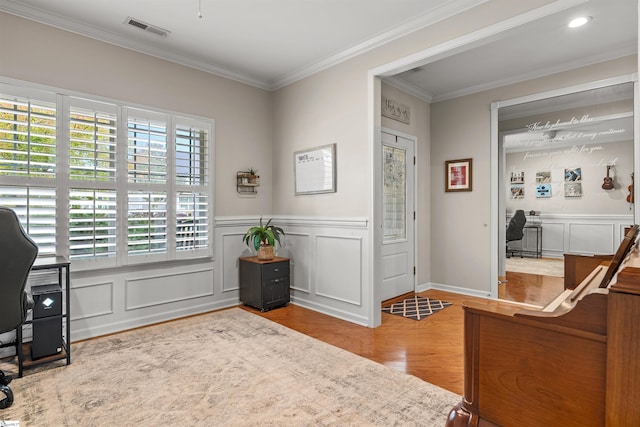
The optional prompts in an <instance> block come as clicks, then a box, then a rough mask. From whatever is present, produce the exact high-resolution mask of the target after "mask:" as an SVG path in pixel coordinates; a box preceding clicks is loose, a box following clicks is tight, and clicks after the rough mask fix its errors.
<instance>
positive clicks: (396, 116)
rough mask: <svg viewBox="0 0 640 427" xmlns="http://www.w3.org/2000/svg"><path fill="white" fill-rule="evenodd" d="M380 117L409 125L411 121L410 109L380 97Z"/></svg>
mask: <svg viewBox="0 0 640 427" xmlns="http://www.w3.org/2000/svg"><path fill="white" fill-rule="evenodd" d="M382 115H383V116H384V117H388V118H390V119H393V120H397V121H399V122H402V123H406V124H409V122H410V121H411V108H409V106H408V105H405V104H401V103H400V102H398V101H395V100H393V99H390V98H387V97H386V96H383V97H382Z"/></svg>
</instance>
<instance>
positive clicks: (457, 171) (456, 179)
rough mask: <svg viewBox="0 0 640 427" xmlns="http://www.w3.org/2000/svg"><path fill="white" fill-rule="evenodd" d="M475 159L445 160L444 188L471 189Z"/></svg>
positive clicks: (448, 189)
mask: <svg viewBox="0 0 640 427" xmlns="http://www.w3.org/2000/svg"><path fill="white" fill-rule="evenodd" d="M472 162H473V159H459V160H447V161H445V162H444V174H445V177H444V182H445V187H444V190H445V191H447V192H451V191H471V190H472V189H473V186H472V175H471V173H472V167H473V163H472Z"/></svg>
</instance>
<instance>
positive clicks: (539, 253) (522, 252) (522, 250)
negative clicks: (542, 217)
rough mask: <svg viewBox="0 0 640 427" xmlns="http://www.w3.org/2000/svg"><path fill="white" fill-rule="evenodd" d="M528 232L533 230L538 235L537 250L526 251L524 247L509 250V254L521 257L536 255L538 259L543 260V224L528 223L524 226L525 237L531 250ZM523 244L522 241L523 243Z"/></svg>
mask: <svg viewBox="0 0 640 427" xmlns="http://www.w3.org/2000/svg"><path fill="white" fill-rule="evenodd" d="M528 230H533V231H534V232H535V235H536V246H535V249H525V248H524V247H522V246H521V247H520V249H517V248H509V249H508V254H511V255H513V254H520V255H534V256H535V257H536V258H542V224H540V223H527V224H525V226H524V235H525V237H526V238H527V248H529V244H528V243H529V235H530V234H531V233H528ZM521 244H522V241H521Z"/></svg>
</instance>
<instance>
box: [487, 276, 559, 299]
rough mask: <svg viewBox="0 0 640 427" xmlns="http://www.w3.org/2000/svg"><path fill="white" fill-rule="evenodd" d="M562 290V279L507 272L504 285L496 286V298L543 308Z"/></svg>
mask: <svg viewBox="0 0 640 427" xmlns="http://www.w3.org/2000/svg"><path fill="white" fill-rule="evenodd" d="M563 290H564V278H563V277H554V276H538V275H536V274H526V273H514V272H511V271H507V275H506V283H504V284H501V285H498V298H500V299H504V300H507V301H515V302H526V303H527V304H533V305H538V306H540V307H544V306H546V305H547V304H549V303H550V302H551V301H552V300H553V299H554V298H555V297H556V296H558V294H560V293H561V292H562V291H563Z"/></svg>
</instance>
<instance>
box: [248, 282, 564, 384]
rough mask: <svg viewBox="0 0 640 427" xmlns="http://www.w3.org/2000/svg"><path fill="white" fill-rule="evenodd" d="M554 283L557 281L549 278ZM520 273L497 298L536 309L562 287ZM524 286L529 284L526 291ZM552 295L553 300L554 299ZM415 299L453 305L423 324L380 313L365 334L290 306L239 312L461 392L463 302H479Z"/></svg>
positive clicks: (449, 296)
mask: <svg viewBox="0 0 640 427" xmlns="http://www.w3.org/2000/svg"><path fill="white" fill-rule="evenodd" d="M553 279H558V278H553ZM553 279H547V278H540V276H533V277H532V275H527V274H523V273H518V274H515V275H513V274H511V273H507V284H506V285H500V286H502V287H503V289H502V292H504V293H505V295H507V296H508V297H509V298H510V299H511V300H518V299H519V300H520V302H527V303H530V304H541V302H544V301H546V300H547V299H548V300H551V299H552V297H553V295H555V294H557V293H559V292H560V291H561V290H562V289H561V288H560V289H559V290H558V289H557V287H558V284H559V283H560V286H562V285H561V283H562V278H559V281H558V280H553ZM527 283H531V286H530V287H529V286H528V285H527ZM554 292H555V294H554ZM419 295H421V296H426V297H429V298H436V299H441V300H444V301H447V302H451V303H453V305H452V306H451V307H447V308H446V309H444V310H441V311H439V312H437V313H435V314H433V315H431V316H429V317H427V318H426V319H423V320H420V321H416V320H411V319H405V318H403V317H401V316H396V315H392V314H387V313H382V325H381V326H380V327H378V328H374V329H372V328H367V327H364V326H358V325H355V324H353V323H350V322H347V321H344V320H340V319H336V318H334V317H331V316H327V315H324V314H321V313H317V312H314V311H312V310H308V309H305V308H302V307H299V306H296V305H293V304H290V305H289V306H287V307H282V308H278V309H274V310H271V311H268V312H265V313H261V312H260V311H258V310H254V309H251V308H245V309H246V310H249V311H251V312H253V313H256V314H259V315H261V316H263V317H265V318H267V319H270V320H272V321H274V322H277V323H280V324H282V325H284V326H287V327H289V328H291V329H294V330H297V331H299V332H302V333H304V334H307V335H309V336H312V337H314V338H317V339H319V340H322V341H324V342H327V343H329V344H332V345H335V346H337V347H340V348H342V349H345V350H347V351H350V352H352V353H355V354H358V355H360V356H363V357H366V358H368V359H370V360H373V361H376V362H378V363H381V364H383V365H386V366H389V367H391V368H393V369H397V370H399V371H401V372H405V373H407V374H411V375H415V376H416V377H418V378H421V379H423V380H425V381H428V382H430V383H432V384H436V385H438V386H440V387H443V388H445V389H447V390H450V391H452V392H454V393H458V394H462V391H463V381H464V377H463V374H464V372H463V370H464V368H463V334H464V328H463V310H462V303H463V302H464V301H472V300H473V301H479V302H482V301H483V299H481V298H474V297H469V296H465V295H459V294H454V293H448V292H443V291H436V290H430V291H427V292H423V293H420V294H419Z"/></svg>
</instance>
